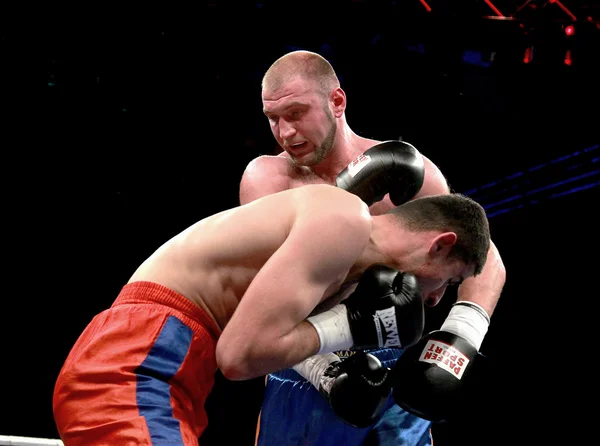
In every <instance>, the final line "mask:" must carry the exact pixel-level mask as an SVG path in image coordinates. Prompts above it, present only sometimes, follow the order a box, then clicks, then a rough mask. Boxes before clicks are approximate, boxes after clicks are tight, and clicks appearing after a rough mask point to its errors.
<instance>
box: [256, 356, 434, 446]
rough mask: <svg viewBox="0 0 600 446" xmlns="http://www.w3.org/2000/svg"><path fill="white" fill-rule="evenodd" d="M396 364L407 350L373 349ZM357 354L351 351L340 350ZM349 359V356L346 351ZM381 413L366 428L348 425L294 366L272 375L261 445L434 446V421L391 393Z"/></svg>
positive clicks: (262, 419) (386, 361) (259, 438)
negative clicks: (402, 404)
mask: <svg viewBox="0 0 600 446" xmlns="http://www.w3.org/2000/svg"><path fill="white" fill-rule="evenodd" d="M367 351H368V352H369V353H371V354H373V355H375V356H376V357H377V358H379V360H380V361H381V363H382V365H383V366H384V367H392V365H393V364H394V362H395V361H396V359H397V358H398V357H399V356H400V355H401V354H402V350H401V349H397V348H384V349H379V350H367ZM337 353H338V355H340V354H342V353H346V354H351V351H344V352H337ZM341 357H342V359H343V357H344V356H343V355H342V356H341ZM386 404H387V405H386V410H385V412H384V413H383V415H382V416H381V418H380V419H379V420H378V421H377V422H376V423H375V424H374V425H373V426H369V427H366V428H356V427H352V426H350V425H349V424H346V423H345V422H344V421H342V419H341V418H339V417H338V416H337V415H336V414H335V413H334V412H333V410H332V409H331V406H330V405H329V403H328V402H327V401H326V400H325V398H324V397H323V396H322V395H321V394H320V393H319V392H318V391H317V390H316V389H315V387H314V386H313V385H312V384H311V383H310V382H309V381H307V380H306V379H304V378H303V377H302V376H300V375H299V374H298V373H297V372H296V371H295V370H294V369H291V368H290V369H286V370H282V371H279V372H276V373H272V374H270V375H268V376H267V383H266V390H265V395H264V401H263V405H262V409H261V413H260V424H259V429H258V435H257V441H256V443H257V446H301V445H319V446H339V445H344V446H371V445H373V446H374V445H377V446H388V445H389V446H392V445H394V446H431V445H432V444H433V440H432V438H431V422H430V421H427V420H424V419H422V418H419V417H417V416H415V415H412V414H410V413H408V412H406V411H405V410H403V409H401V408H400V407H399V406H398V405H397V404H396V403H395V402H394V400H393V397H392V396H391V395H390V397H389V398H388V401H387V403H386Z"/></svg>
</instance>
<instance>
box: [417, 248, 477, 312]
mask: <svg viewBox="0 0 600 446" xmlns="http://www.w3.org/2000/svg"><path fill="white" fill-rule="evenodd" d="M410 272H412V273H413V274H415V275H416V276H417V280H418V282H419V286H420V288H421V292H422V294H423V300H424V302H425V304H426V305H428V306H430V307H435V306H436V305H437V304H438V303H439V302H440V300H441V299H442V297H443V296H444V293H445V292H446V288H447V287H448V286H449V285H460V284H461V283H462V282H463V280H465V279H466V278H468V277H471V276H472V275H473V274H474V272H475V266H474V265H467V264H465V263H464V262H463V261H460V260H457V259H445V260H443V261H431V262H425V263H423V264H422V265H421V266H418V267H413V268H411V271H410Z"/></svg>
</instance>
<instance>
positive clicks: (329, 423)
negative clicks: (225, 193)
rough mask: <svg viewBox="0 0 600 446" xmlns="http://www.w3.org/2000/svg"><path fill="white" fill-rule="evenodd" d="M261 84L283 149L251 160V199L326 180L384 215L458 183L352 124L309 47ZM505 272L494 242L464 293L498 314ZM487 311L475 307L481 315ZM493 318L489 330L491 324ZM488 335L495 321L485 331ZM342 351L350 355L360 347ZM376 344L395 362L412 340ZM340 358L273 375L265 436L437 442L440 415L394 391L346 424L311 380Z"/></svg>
mask: <svg viewBox="0 0 600 446" xmlns="http://www.w3.org/2000/svg"><path fill="white" fill-rule="evenodd" d="M261 86H262V106H263V110H262V111H263V113H264V114H265V116H266V117H267V120H268V123H269V126H270V128H271V132H272V134H273V136H274V138H275V140H276V141H277V143H278V145H279V147H280V148H281V150H282V152H281V153H279V154H278V155H260V156H258V157H256V158H255V159H253V160H252V161H251V162H250V163H249V164H248V166H247V168H246V170H245V171H244V173H243V176H242V179H241V182H240V202H241V203H242V204H244V203H249V202H251V201H253V200H255V199H257V198H260V197H263V196H265V195H268V194H271V193H276V192H279V191H282V190H285V189H290V188H297V187H302V186H305V185H308V184H315V183H324V184H331V185H337V186H338V187H342V188H344V189H346V190H348V191H351V192H353V193H355V194H357V195H359V196H361V198H363V200H364V201H365V202H366V203H367V204H368V205H369V210H370V212H371V214H373V215H379V214H382V213H385V212H386V211H387V210H389V209H390V208H392V207H393V206H394V205H395V204H399V203H400V202H402V201H404V200H410V199H416V198H420V197H425V196H429V195H436V194H449V193H450V192H451V191H450V187H449V186H448V183H447V182H446V179H445V177H444V175H443V174H442V172H441V171H440V170H439V169H438V167H437V166H436V165H435V164H434V163H433V162H432V161H431V160H429V159H428V158H427V157H426V156H424V155H423V154H422V153H420V152H416V153H413V152H415V151H414V150H413V149H414V147H412V146H411V145H410V144H408V143H406V142H404V141H381V140H376V139H372V138H368V137H364V136H361V135H360V134H358V133H357V132H355V131H354V130H353V129H352V128H351V127H350V126H349V124H348V122H347V120H346V108H347V103H348V98H347V96H346V93H345V91H344V90H343V89H342V87H341V84H340V81H339V79H338V76H337V74H336V72H335V70H334V68H333V67H332V65H331V64H330V63H329V61H327V60H326V59H325V58H324V57H322V56H321V55H319V54H317V53H314V52H311V51H304V50H298V51H292V52H289V53H287V54H284V55H283V56H281V57H280V58H278V59H277V60H276V61H275V62H273V64H272V65H271V66H270V67H269V68H268V70H267V71H266V73H265V74H264V76H263V79H262V85H261ZM411 147H412V148H411ZM419 163H420V164H421V165H422V168H423V171H424V177H423V178H422V181H421V182H420V183H419V182H418V181H415V177H414V176H413V175H412V174H411V168H412V167H414V166H415V165H417V164H419ZM505 277H506V272H505V268H504V264H503V262H502V259H501V257H500V254H499V252H498V250H497V249H496V246H495V245H494V244H493V243H491V244H490V249H489V252H488V258H487V262H486V264H485V267H484V269H483V271H482V273H481V274H480V275H479V276H477V277H476V278H470V279H467V280H465V281H464V283H462V284H461V285H460V287H459V288H458V301H459V302H463V301H464V302H469V303H471V304H472V306H471V307H470V308H478V309H481V310H482V311H483V312H484V313H485V314H486V315H487V318H488V320H489V317H491V316H492V314H493V312H494V309H495V307H496V304H497V302H498V300H499V298H500V294H501V291H502V288H503V286H504V282H505ZM439 291H440V292H439V293H438V295H437V296H436V297H435V298H433V297H432V296H430V299H429V300H428V302H427V303H428V304H429V305H436V304H437V303H438V302H439V299H441V297H442V295H443V294H444V290H439ZM459 308H461V309H464V308H466V307H465V306H462V307H459ZM473 311H476V310H473ZM478 314H479V313H477V312H475V313H472V315H473V317H474V318H477V317H478ZM483 326H484V327H485V330H487V325H482V327H483ZM483 335H485V331H484V332H483V333H479V334H478V337H482V336H483ZM336 353H337V356H338V357H339V358H341V359H343V358H345V357H348V356H351V355H353V354H354V351H353V350H343V351H339V352H336ZM370 353H372V354H374V355H375V356H377V357H378V358H379V359H380V360H381V361H382V363H383V364H384V365H385V366H389V367H392V366H393V365H394V363H395V361H396V360H397V359H398V357H399V356H400V355H401V354H402V349H387V348H381V349H376V350H373V351H371V352H370ZM333 361H335V356H334V355H328V358H325V357H322V358H320V360H319V361H317V360H316V358H313V359H312V360H311V362H310V364H309V363H308V362H307V363H304V364H300V365H297V366H295V368H293V369H287V370H283V371H280V372H277V373H273V374H269V375H268V376H267V385H266V390H265V394H264V399H263V404H262V409H261V414H260V419H259V429H257V444H258V446H274V445H277V446H295V445H303V444H319V445H320V446H329V445H331V446H334V445H338V444H344V445H346V446H353V445H356V446H359V445H363V444H374V445H386V446H387V445H394V446H396V445H402V446H425V445H431V444H432V441H433V440H432V438H431V435H430V427H431V423H430V422H428V421H426V420H424V419H422V418H420V417H418V416H414V414H411V413H409V412H407V411H405V410H403V409H402V408H400V407H399V406H398V405H396V404H395V403H394V400H393V399H392V398H390V400H389V402H388V406H387V409H386V412H385V414H384V415H383V416H382V417H381V418H380V419H379V420H377V421H376V424H373V425H371V426H368V427H364V428H361V429H357V428H353V427H349V426H347V425H345V423H344V422H343V421H342V420H340V419H339V417H338V416H336V414H334V412H333V411H332V410H331V407H330V406H329V405H328V402H327V401H326V400H325V399H324V398H322V397H321V395H320V394H319V392H317V391H316V389H315V387H316V386H314V385H313V386H310V385H305V384H306V383H307V382H312V383H313V384H315V382H316V378H314V377H315V376H318V375H319V374H320V370H321V369H322V367H323V365H324V364H327V363H331V362H333ZM315 363H317V364H319V367H317V368H318V371H315V370H314V364H315ZM407 386H410V383H407ZM417 397H418V395H417ZM417 413H419V412H417Z"/></svg>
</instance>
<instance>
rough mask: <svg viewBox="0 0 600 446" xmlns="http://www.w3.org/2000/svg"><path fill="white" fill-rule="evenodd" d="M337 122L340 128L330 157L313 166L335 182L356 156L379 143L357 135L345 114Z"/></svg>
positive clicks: (315, 170)
mask: <svg viewBox="0 0 600 446" xmlns="http://www.w3.org/2000/svg"><path fill="white" fill-rule="evenodd" d="M337 124H338V130H337V132H336V135H335V141H334V143H333V148H332V150H331V153H330V155H329V157H328V158H327V159H326V160H325V161H323V162H322V163H320V164H319V165H318V166H311V170H312V171H313V172H314V173H315V174H316V175H318V176H319V177H321V178H323V179H324V180H326V181H328V182H329V183H334V182H335V178H336V177H337V176H338V175H339V173H340V172H341V171H342V170H344V169H345V168H346V167H347V166H348V164H350V162H352V161H353V160H354V159H355V158H356V157H358V156H359V155H360V154H361V153H363V152H364V151H365V150H367V149H368V148H369V147H372V146H374V145H375V144H378V143H379V141H375V140H373V139H367V138H363V137H362V136H359V135H357V134H356V133H355V132H354V131H353V130H352V129H351V128H350V126H349V125H348V123H347V122H346V118H345V116H344V115H342V117H341V118H339V119H338V123H337Z"/></svg>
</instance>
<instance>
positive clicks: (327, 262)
mask: <svg viewBox="0 0 600 446" xmlns="http://www.w3.org/2000/svg"><path fill="white" fill-rule="evenodd" d="M316 226H318V227H314V228H313V229H312V230H297V231H295V230H292V232H291V234H290V235H289V237H288V239H287V240H286V241H285V243H284V244H283V245H282V246H281V247H280V248H279V249H278V250H277V252H275V253H274V254H273V255H272V256H271V258H270V259H269V260H268V261H267V263H266V264H265V265H264V266H263V268H261V270H260V271H259V273H258V274H257V275H256V277H255V278H254V280H253V281H252V283H251V284H250V286H249V287H248V289H247V291H246V293H245V294H244V297H243V298H242V299H241V301H240V304H239V306H238V308H237V310H236V312H235V313H234V315H233V317H232V318H231V321H230V324H228V327H227V328H226V330H227V329H229V330H230V331H231V332H230V335H233V331H234V330H235V331H236V332H237V333H236V335H235V336H234V337H235V338H237V340H238V342H243V343H248V342H268V338H272V339H273V338H278V337H281V336H285V335H286V334H288V333H289V332H290V331H291V330H292V329H293V328H294V327H295V326H296V325H298V324H299V323H300V322H301V321H303V320H304V319H306V318H307V317H308V316H309V315H310V313H311V312H312V310H313V309H314V308H315V307H316V306H317V305H318V304H319V303H320V302H321V301H322V300H323V299H324V297H325V296H326V295H328V294H330V293H331V292H332V291H334V290H335V289H337V287H339V285H340V284H341V283H342V281H343V279H344V278H345V276H346V274H347V272H348V270H349V268H350V266H351V265H352V264H353V263H354V261H355V259H356V258H357V257H358V255H359V254H360V252H362V245H361V243H360V242H358V240H362V238H361V235H360V234H352V233H351V234H344V235H342V234H343V232H341V229H340V227H339V225H327V224H324V223H323V222H321V223H320V224H318V225H316ZM315 231H319V232H315ZM361 231H363V230H362V229H361V230H359V231H358V232H361ZM363 238H364V237H363ZM348 240H353V241H356V242H357V243H349V242H348Z"/></svg>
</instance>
